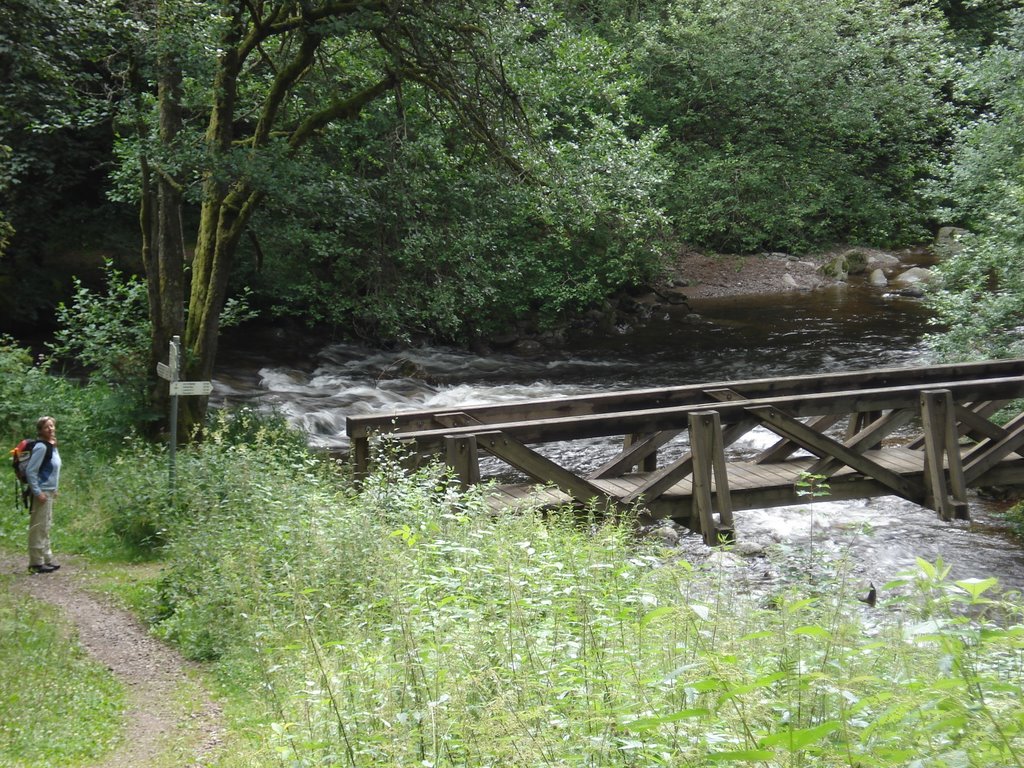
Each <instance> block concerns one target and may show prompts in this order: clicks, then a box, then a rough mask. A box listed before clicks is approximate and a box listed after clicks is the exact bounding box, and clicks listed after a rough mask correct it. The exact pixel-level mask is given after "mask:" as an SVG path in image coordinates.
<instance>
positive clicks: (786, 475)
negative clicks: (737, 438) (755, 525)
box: [488, 447, 924, 516]
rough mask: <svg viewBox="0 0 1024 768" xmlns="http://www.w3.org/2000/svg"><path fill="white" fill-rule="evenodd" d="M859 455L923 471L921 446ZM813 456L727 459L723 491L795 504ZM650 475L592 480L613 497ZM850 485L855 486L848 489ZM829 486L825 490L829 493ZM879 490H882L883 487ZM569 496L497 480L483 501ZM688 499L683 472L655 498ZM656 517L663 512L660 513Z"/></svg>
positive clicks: (664, 505) (685, 503)
mask: <svg viewBox="0 0 1024 768" xmlns="http://www.w3.org/2000/svg"><path fill="white" fill-rule="evenodd" d="M865 455H866V456H867V457H869V458H871V459H872V460H873V461H876V462H877V463H878V464H880V465H881V466H883V467H885V468H887V469H890V470H892V471H894V472H899V473H900V474H902V475H904V476H907V477H919V476H921V475H922V474H923V468H924V454H923V452H922V451H918V450H912V449H908V448H902V447H889V448H883V449H880V450H875V451H866V452H865ZM815 461H816V459H815V458H814V457H811V456H803V457H797V458H791V459H789V460H787V461H782V462H776V463H772V464H755V463H753V462H750V461H733V462H730V463H729V465H728V480H729V490H730V492H731V493H733V494H740V495H742V497H743V502H742V506H744V507H749V506H751V503H757V502H758V501H760V502H761V503H764V505H765V506H777V505H779V504H785V503H793V504H799V503H800V497H799V496H798V495H797V494H796V490H795V488H794V483H796V482H797V481H798V480H800V479H801V473H803V472H806V471H807V469H808V468H810V467H811V465H812V464H813V463H814V462H815ZM649 476H650V473H647V472H637V473H632V474H628V475H622V476H620V477H617V478H614V479H601V480H595V481H593V482H594V485H596V486H597V487H598V488H601V489H602V490H604V491H606V492H608V493H609V494H612V495H614V496H617V497H621V496H624V495H626V494H628V493H630V492H632V491H634V490H636V489H637V488H638V487H640V485H641V484H642V483H643V482H644V480H645V479H646V478H647V477H649ZM874 482H875V481H873V480H871V479H870V478H864V477H863V476H862V475H860V474H859V473H857V472H856V471H855V470H853V469H851V468H849V467H842V468H840V469H839V470H838V471H836V472H835V473H834V474H833V475H832V476H831V477H829V478H827V480H826V483H828V484H829V485H830V487H831V486H833V485H836V484H838V485H846V484H849V485H851V490H850V491H848V492H847V491H843V490H840V489H834V490H835V494H836V496H837V498H849V494H850V493H855V492H857V491H859V489H860V488H861V486H862V485H864V484H871V483H874ZM854 486H856V489H857V491H854V490H853V487H854ZM712 490H713V491H716V490H717V482H716V481H715V479H714V478H713V479H712ZM831 492H832V491H830V493H831ZM883 492H884V491H883ZM571 501H572V499H571V498H570V497H569V496H568V495H567V494H565V493H563V492H561V491H559V490H558V489H556V488H551V487H544V486H540V485H532V484H529V483H526V484H516V485H499V486H495V487H494V488H493V489H491V491H490V494H489V497H488V503H489V505H490V506H491V507H492V508H494V509H496V510H501V509H509V508H523V507H526V506H529V505H534V504H536V505H539V506H541V507H552V506H560V505H563V504H568V503H570V502H571ZM692 501H693V484H692V481H691V478H689V477H686V478H683V479H682V480H680V481H678V482H677V483H676V484H675V485H674V486H672V487H671V488H670V489H669V490H668V491H666V492H665V493H664V494H663V495H662V497H661V499H660V501H659V508H661V509H662V510H668V509H671V508H676V510H677V513H678V515H680V516H682V515H688V514H689V510H690V507H691V505H692ZM659 516H666V515H664V514H662V515H659Z"/></svg>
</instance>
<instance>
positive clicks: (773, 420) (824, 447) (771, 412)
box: [747, 406, 924, 504]
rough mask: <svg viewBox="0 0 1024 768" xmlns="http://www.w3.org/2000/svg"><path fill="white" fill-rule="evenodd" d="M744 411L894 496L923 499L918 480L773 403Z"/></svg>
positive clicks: (777, 432)
mask: <svg viewBox="0 0 1024 768" xmlns="http://www.w3.org/2000/svg"><path fill="white" fill-rule="evenodd" d="M747 412H748V413H751V414H753V415H754V416H756V417H757V418H758V419H760V420H761V421H762V422H763V423H764V425H765V426H766V427H768V428H769V429H770V430H772V431H773V432H775V433H776V434H777V435H779V436H780V437H785V438H788V439H790V440H792V441H793V442H795V443H797V444H799V445H800V446H802V447H803V448H806V449H807V450H808V451H810V452H811V453H813V454H814V455H815V456H818V457H819V458H822V459H829V458H835V459H838V460H839V461H841V462H842V463H843V464H846V465H847V466H849V467H852V468H853V469H855V470H856V471H858V472H860V473H861V474H863V475H866V476H867V477H870V478H871V479H873V480H877V481H878V482H880V483H881V484H882V485H884V486H886V487H887V488H888V489H889V490H891V491H892V492H893V493H894V494H896V495H897V496H902V497H903V498H904V499H907V500H909V501H913V502H914V503H915V504H920V503H921V502H923V501H924V489H923V488H922V487H921V485H920V484H919V483H915V482H913V481H911V480H909V479H908V478H905V477H901V476H900V475H898V474H897V473H895V472H893V471H891V470H889V469H886V468H885V467H883V466H881V465H879V464H878V463H877V462H874V461H872V460H871V459H869V458H868V457H866V456H864V455H862V454H859V453H857V452H856V451H853V450H851V449H849V448H847V447H846V446H845V445H843V444H842V443H840V442H838V441H837V440H833V439H832V438H831V437H829V436H828V435H823V434H821V433H820V432H815V431H814V430H813V429H812V428H811V427H809V426H808V425H806V424H804V423H803V422H801V421H799V420H798V419H794V418H793V417H792V416H790V415H789V414H786V413H783V412H782V411H780V410H779V409H778V408H776V407H774V406H757V407H753V408H748V409H747Z"/></svg>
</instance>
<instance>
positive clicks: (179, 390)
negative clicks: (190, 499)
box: [156, 336, 213, 493]
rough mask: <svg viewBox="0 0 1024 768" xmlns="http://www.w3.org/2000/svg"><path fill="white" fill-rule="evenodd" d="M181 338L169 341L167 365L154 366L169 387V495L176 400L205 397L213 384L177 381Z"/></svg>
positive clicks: (173, 455)
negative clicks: (168, 383)
mask: <svg viewBox="0 0 1024 768" xmlns="http://www.w3.org/2000/svg"><path fill="white" fill-rule="evenodd" d="M180 360H181V337H180V336H175V337H173V338H172V339H171V348H170V351H169V353H168V355H167V364H166V365H164V364H163V363H157V364H156V375H157V376H159V377H160V378H161V379H166V380H167V381H168V382H170V385H171V424H170V427H171V437H170V450H169V451H168V456H169V458H170V465H169V467H168V478H167V479H168V482H169V483H170V487H171V493H174V462H175V451H176V449H177V447H178V398H179V397H196V396H206V395H208V394H210V393H211V392H212V391H213V382H210V381H178V374H179V371H180V370H181V363H180Z"/></svg>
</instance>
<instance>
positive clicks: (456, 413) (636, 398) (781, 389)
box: [346, 359, 1024, 475]
mask: <svg viewBox="0 0 1024 768" xmlns="http://www.w3.org/2000/svg"><path fill="white" fill-rule="evenodd" d="M1020 375H1024V359H1014V360H995V361H987V362H979V363H956V364H948V365H934V366H927V367H914V368H878V369H871V370H865V371H848V372H842V373H830V374H816V375H804V376H791V377H774V378H761V379H746V380H741V381H721V382H711V383H701V384H689V385H682V386H676V387H665V388H652V389H637V390H625V391H615V392H605V393H599V394H591V395H578V396H573V397H559V398H548V399H536V400H528V401H521V402H516V403H502V404H498V405H475V406H466V407H461V408H450V409H429V410H410V411H399V412H394V413H387V414H372V415H361V416H350V417H348V419H347V420H346V432H347V434H348V436H349V438H350V440H351V445H352V449H351V454H352V461H353V464H354V466H355V471H356V473H357V475H362V474H365V472H366V471H367V469H368V466H369V461H370V438H371V436H372V435H374V434H393V435H402V434H407V433H414V432H427V431H431V430H444V429H447V428H450V427H456V426H462V425H463V423H464V422H465V420H467V419H468V420H470V421H471V423H473V424H504V423H510V422H529V421H539V420H545V419H555V418H573V417H577V416H586V415H598V414H617V413H628V412H631V411H647V410H652V409H657V408H669V407H672V406H688V405H698V404H702V403H703V404H706V405H711V404H715V403H717V402H718V399H717V396H716V394H715V393H717V392H720V391H722V390H731V391H732V392H735V393H736V394H738V395H740V396H742V397H745V398H747V399H757V398H763V397H781V396H788V395H800V394H812V393H816V392H818V393H820V392H833V391H849V390H859V389H878V388H884V387H898V386H905V385H915V384H919V385H922V386H923V385H927V384H933V383H941V382H946V381H957V380H966V379H982V378H999V377H1006V376H1020ZM627 439H628V438H627Z"/></svg>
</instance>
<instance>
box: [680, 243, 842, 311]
mask: <svg viewBox="0 0 1024 768" xmlns="http://www.w3.org/2000/svg"><path fill="white" fill-rule="evenodd" d="M834 258H835V254H834V253H823V254H818V255H808V256H799V257H798V256H790V255H788V254H784V253H761V254H753V255H745V256H743V255H736V254H714V253H703V252H700V251H693V250H687V251H684V252H683V253H681V254H680V255H679V257H678V258H677V259H676V260H675V262H674V263H673V264H672V267H671V269H670V275H671V277H670V278H669V279H670V282H671V283H672V284H673V286H674V287H675V288H677V289H679V290H681V291H682V293H683V294H684V295H685V296H686V297H687V299H710V298H722V297H725V296H748V295H758V294H767V293H784V292H786V291H794V290H796V291H810V290H814V289H816V288H821V287H824V286H826V285H830V284H834V283H836V282H838V281H837V280H835V279H834V278H830V277H827V276H826V275H825V274H824V273H823V271H822V268H823V267H824V266H825V265H826V264H827V263H829V262H830V261H831V260H832V259H834Z"/></svg>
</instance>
